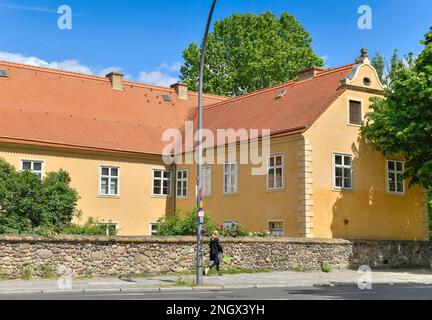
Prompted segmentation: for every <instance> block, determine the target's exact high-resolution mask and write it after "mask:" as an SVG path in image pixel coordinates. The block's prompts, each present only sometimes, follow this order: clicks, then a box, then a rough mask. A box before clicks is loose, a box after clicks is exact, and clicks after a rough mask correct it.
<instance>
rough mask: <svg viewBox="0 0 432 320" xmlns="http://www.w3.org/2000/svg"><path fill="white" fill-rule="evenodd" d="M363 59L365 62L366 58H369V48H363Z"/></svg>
mask: <svg viewBox="0 0 432 320" xmlns="http://www.w3.org/2000/svg"><path fill="white" fill-rule="evenodd" d="M361 57H362V59H363V60H365V59H366V58H369V57H368V49H367V48H362V49H361Z"/></svg>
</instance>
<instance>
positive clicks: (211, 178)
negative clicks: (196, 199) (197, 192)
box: [203, 166, 213, 197]
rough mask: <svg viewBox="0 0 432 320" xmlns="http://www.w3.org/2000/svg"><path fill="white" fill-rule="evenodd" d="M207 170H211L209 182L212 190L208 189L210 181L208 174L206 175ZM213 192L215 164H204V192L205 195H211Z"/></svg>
mask: <svg viewBox="0 0 432 320" xmlns="http://www.w3.org/2000/svg"><path fill="white" fill-rule="evenodd" d="M206 170H209V171H210V175H209V180H210V183H208V185H209V187H210V190H207V188H206V185H207V182H208V181H207V179H206V175H205V171H206ZM212 192H213V166H204V167H203V194H204V197H209V196H211V195H212Z"/></svg>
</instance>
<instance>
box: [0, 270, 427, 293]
mask: <svg viewBox="0 0 432 320" xmlns="http://www.w3.org/2000/svg"><path fill="white" fill-rule="evenodd" d="M359 276H360V275H359V274H358V273H357V272H356V271H332V272H331V273H323V272H271V273H254V274H229V275H224V276H222V277H219V276H217V275H211V276H209V277H204V286H199V287H196V286H193V285H192V283H193V280H194V276H155V277H149V278H125V279H119V278H110V279H87V280H77V279H73V280H72V288H71V289H65V288H64V286H59V281H58V280H30V281H23V280H8V281H0V295H1V294H8V293H9V294H10V293H35V292H39V293H48V292H64V291H80V292H93V291H105V292H106V291H113V292H120V291H121V292H128V291H130V292H137V291H140V292H155V291H175V290H179V291H181V290H226V289H234V288H238V289H240V288H271V287H287V288H289V287H313V286H338V285H357V281H358V279H359ZM63 283H64V281H63ZM372 283H373V284H398V283H415V284H423V285H432V270H386V271H382V270H381V271H374V272H373V273H372Z"/></svg>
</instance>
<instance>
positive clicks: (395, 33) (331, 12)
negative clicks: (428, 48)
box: [0, 0, 432, 85]
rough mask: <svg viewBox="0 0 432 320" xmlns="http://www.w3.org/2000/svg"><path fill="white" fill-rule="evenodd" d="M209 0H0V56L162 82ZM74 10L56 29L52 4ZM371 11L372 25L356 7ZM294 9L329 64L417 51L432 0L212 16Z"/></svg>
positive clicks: (264, 2) (277, 4)
mask: <svg viewBox="0 0 432 320" xmlns="http://www.w3.org/2000/svg"><path fill="white" fill-rule="evenodd" d="M210 3H211V0H177V1H174V0H166V1H148V0H140V1H136V0H123V1H106V0H105V1H103V0H86V1H85V0H62V1H53V0H39V1H36V0H21V1H19V0H0V30H1V33H0V59H2V60H4V59H8V60H13V61H18V62H24V63H32V64H36V65H45V66H49V67H54V68H60V69H69V70H75V71H81V72H91V73H95V74H103V73H105V72H106V71H108V70H111V69H121V70H122V71H123V72H124V73H125V74H126V75H127V77H128V78H131V79H134V80H140V81H144V82H148V83H154V84H162V85H167V84H168V83H170V82H173V81H175V80H176V78H177V77H178V69H179V65H180V64H181V63H182V58H181V53H182V51H183V49H184V48H185V47H186V46H187V45H188V44H189V43H191V42H193V41H199V40H200V38H201V35H202V32H203V28H204V24H205V20H206V18H207V14H208V10H209V7H210ZM63 4H67V5H69V6H70V7H71V8H72V10H73V29H72V30H65V31H61V30H59V29H58V28H57V20H58V18H59V16H60V15H59V14H57V12H56V11H57V8H58V7H59V6H60V5H63ZM360 5H369V6H370V7H371V8H372V14H373V15H372V18H373V29H372V30H360V29H359V28H358V27H357V20H358V18H359V17H360V15H359V14H358V13H357V10H358V8H359V6H360ZM266 10H269V11H271V12H273V13H275V14H277V15H279V14H280V13H281V12H283V11H287V12H289V13H292V14H293V15H294V16H295V17H296V18H297V19H298V20H299V21H300V22H301V23H302V24H303V25H304V27H305V28H306V29H307V30H308V31H309V32H310V33H311V35H312V37H313V39H314V42H313V47H314V49H315V51H316V53H317V54H318V55H319V56H321V57H324V58H325V61H326V65H327V66H329V67H332V66H337V65H342V64H346V63H351V62H353V60H354V58H355V57H356V55H358V52H359V50H360V48H361V47H363V46H365V47H368V48H369V50H370V52H371V53H374V52H380V53H382V54H384V55H385V56H387V57H388V56H390V55H391V53H392V52H393V50H394V49H396V48H398V49H399V50H400V52H401V53H406V52H408V51H413V52H414V53H416V54H417V53H418V52H419V51H420V50H421V48H422V46H421V45H420V44H419V40H420V39H421V38H422V37H423V35H424V34H425V33H426V31H427V30H428V29H429V27H430V26H432V1H431V0H410V1H407V0H361V1H357V0H345V1H341V0H327V1H324V0H309V1H305V0H278V1H277V0H219V3H218V5H217V7H216V13H215V19H217V20H218V19H221V18H223V17H227V16H229V15H231V14H233V13H246V12H253V13H260V12H263V11H266Z"/></svg>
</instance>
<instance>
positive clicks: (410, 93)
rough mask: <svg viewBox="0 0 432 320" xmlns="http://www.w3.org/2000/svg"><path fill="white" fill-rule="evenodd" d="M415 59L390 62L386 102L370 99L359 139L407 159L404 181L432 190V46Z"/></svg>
mask: <svg viewBox="0 0 432 320" xmlns="http://www.w3.org/2000/svg"><path fill="white" fill-rule="evenodd" d="M423 43H424V44H425V45H426V46H425V48H424V50H423V51H422V52H421V53H420V55H419V56H418V57H417V59H414V57H413V55H412V54H410V55H408V56H406V57H405V59H404V60H403V59H399V58H398V57H397V56H394V57H393V58H392V62H391V65H392V66H391V71H390V72H389V75H388V79H389V80H388V86H387V88H386V89H385V92H384V94H385V99H380V98H373V99H372V105H371V108H372V109H373V112H371V113H368V114H367V115H366V119H367V124H366V126H365V127H363V128H362V136H363V137H364V138H365V139H366V140H367V141H368V142H369V143H370V144H371V145H372V146H373V147H374V148H375V149H376V150H379V151H382V152H383V153H384V154H399V155H402V156H403V157H404V158H405V159H406V168H405V169H406V172H405V176H406V178H409V179H410V180H411V181H410V182H411V185H412V184H419V185H422V186H424V187H425V188H426V189H430V188H431V187H432V64H431V62H432V42H431V35H430V33H428V35H426V37H425V40H424V41H423Z"/></svg>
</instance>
